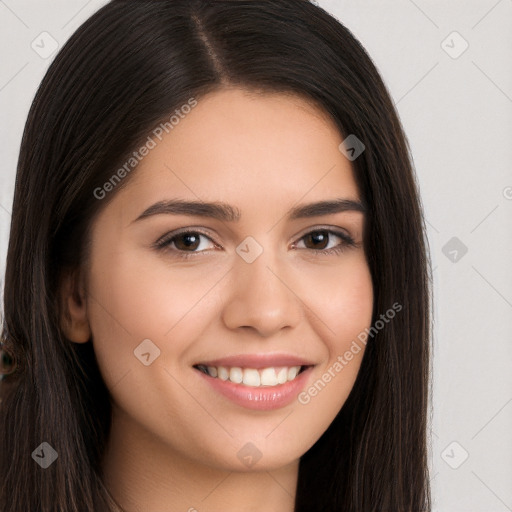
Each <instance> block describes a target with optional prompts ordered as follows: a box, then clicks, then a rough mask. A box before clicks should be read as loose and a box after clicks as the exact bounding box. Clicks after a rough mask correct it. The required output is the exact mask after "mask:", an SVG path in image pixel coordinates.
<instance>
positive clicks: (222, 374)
mask: <svg viewBox="0 0 512 512" xmlns="http://www.w3.org/2000/svg"><path fill="white" fill-rule="evenodd" d="M210 368H211V366H210ZM217 374H218V375H217V376H218V377H219V379H220V380H228V379H229V372H228V369H227V368H224V366H219V367H218V368H217ZM210 375H211V376H212V377H215V375H212V374H211V373H210Z"/></svg>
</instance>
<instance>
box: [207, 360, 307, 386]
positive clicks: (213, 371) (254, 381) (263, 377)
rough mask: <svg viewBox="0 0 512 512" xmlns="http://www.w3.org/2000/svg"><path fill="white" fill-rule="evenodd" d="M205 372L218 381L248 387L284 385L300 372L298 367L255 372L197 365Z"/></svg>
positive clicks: (235, 367) (244, 369)
mask: <svg viewBox="0 0 512 512" xmlns="http://www.w3.org/2000/svg"><path fill="white" fill-rule="evenodd" d="M199 366H201V367H202V368H203V370H206V371H207V373H208V375H210V377H215V378H218V379H220V380H224V381H226V380H230V381H231V382H234V383H235V384H242V385H244V386H250V387H260V386H277V385H279V384H284V383H285V382H289V381H291V380H293V379H295V378H296V377H297V375H298V374H299V372H300V369H301V367H300V366H287V367H282V366H281V367H277V368H276V367H269V368H261V369H260V370H256V369H254V368H240V367H238V366H234V367H233V368H226V367H225V366H204V365H199Z"/></svg>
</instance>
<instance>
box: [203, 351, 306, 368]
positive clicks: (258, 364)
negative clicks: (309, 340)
mask: <svg viewBox="0 0 512 512" xmlns="http://www.w3.org/2000/svg"><path fill="white" fill-rule="evenodd" d="M197 364H201V365H204V366H217V367H218V366H227V367H230V368H233V367H239V368H254V369H258V368H269V367H277V366H312V365H313V364H314V363H312V362H311V361H308V360H307V359H303V358H301V357H297V356H294V355H291V354H245V355H244V354H240V355H234V356H227V357H222V358H220V359H211V360H209V361H201V362H200V363H197ZM197 364H196V365H194V366H197Z"/></svg>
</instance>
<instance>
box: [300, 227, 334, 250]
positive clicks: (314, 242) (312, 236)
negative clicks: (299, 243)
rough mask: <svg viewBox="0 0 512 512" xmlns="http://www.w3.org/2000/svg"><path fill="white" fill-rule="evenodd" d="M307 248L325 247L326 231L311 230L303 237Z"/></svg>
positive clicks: (327, 233) (327, 236)
mask: <svg viewBox="0 0 512 512" xmlns="http://www.w3.org/2000/svg"><path fill="white" fill-rule="evenodd" d="M304 243H305V246H306V248H307V249H320V250H321V249H325V248H326V247H327V245H328V244H329V232H328V231H312V232H311V233H309V234H307V235H306V236H305V237H304Z"/></svg>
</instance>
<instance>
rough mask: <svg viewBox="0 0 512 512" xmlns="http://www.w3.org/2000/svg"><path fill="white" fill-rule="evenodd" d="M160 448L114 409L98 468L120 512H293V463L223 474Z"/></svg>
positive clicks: (222, 470) (156, 440) (294, 486)
mask: <svg viewBox="0 0 512 512" xmlns="http://www.w3.org/2000/svg"><path fill="white" fill-rule="evenodd" d="M162 444H163V443H162V442H161V441H160V440H158V439H157V438H156V436H151V435H149V434H148V432H147V431H143V429H141V427H140V426H138V425H137V424H135V422H133V421H130V420H129V419H127V418H126V416H124V415H122V414H120V413H119V410H117V409H114V411H113V417H112V426H111V431H110V436H109V442H108V446H107V450H106V452H105V455H104V459H103V464H102V466H103V468H102V469H103V475H104V480H105V485H106V487H107V489H108V490H109V492H110V494H111V495H112V496H113V498H114V499H115V500H116V502H117V503H118V504H119V505H120V506H121V507H122V510H123V512H139V511H141V510H144V511H148V512H209V511H218V510H222V511H223V512H235V511H236V512H260V511H261V512H278V511H279V512H293V509H294V501H295V490H296V485H297V477H298V468H299V461H298V460H297V461H294V462H293V463H291V464H289V465H287V466H284V467H282V468H279V469H273V470H264V469H263V470H259V471H246V472H240V471H238V470H232V471H229V470H224V469H222V468H215V467H213V466H207V465H205V464H201V463H198V462H197V461H195V460H191V459H188V458H186V457H184V456H183V455H182V454H181V453H179V452H177V451H175V450H173V449H172V448H170V447H169V446H167V445H164V446H163V445H162ZM116 512H117V511H116Z"/></svg>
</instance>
